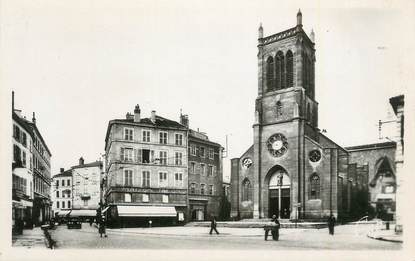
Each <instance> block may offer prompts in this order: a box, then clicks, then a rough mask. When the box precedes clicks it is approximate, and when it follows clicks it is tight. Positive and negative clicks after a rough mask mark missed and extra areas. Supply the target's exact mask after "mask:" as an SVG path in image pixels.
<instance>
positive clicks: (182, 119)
mask: <svg viewBox="0 0 415 261" xmlns="http://www.w3.org/2000/svg"><path fill="white" fill-rule="evenodd" d="M180 124H181V125H184V126H186V127H187V128H189V116H188V115H187V114H180Z"/></svg>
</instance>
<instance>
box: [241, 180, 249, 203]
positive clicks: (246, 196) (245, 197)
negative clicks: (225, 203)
mask: <svg viewBox="0 0 415 261" xmlns="http://www.w3.org/2000/svg"><path fill="white" fill-rule="evenodd" d="M249 200H251V182H250V181H249V179H244V181H243V182H242V201H249Z"/></svg>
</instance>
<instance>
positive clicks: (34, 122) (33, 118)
mask: <svg viewBox="0 0 415 261" xmlns="http://www.w3.org/2000/svg"><path fill="white" fill-rule="evenodd" d="M32 122H33V124H36V117H35V112H33V117H32Z"/></svg>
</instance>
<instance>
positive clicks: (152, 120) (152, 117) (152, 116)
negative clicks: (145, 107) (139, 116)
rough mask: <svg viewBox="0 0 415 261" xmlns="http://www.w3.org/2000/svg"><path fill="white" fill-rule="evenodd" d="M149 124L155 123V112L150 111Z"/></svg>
mask: <svg viewBox="0 0 415 261" xmlns="http://www.w3.org/2000/svg"><path fill="white" fill-rule="evenodd" d="M151 122H152V123H156V111H151Z"/></svg>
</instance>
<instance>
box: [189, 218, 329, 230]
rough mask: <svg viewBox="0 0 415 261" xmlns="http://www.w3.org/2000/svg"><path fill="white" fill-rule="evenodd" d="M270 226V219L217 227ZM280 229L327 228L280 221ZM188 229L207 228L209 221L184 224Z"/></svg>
mask: <svg viewBox="0 0 415 261" xmlns="http://www.w3.org/2000/svg"><path fill="white" fill-rule="evenodd" d="M269 224H270V219H261V220H254V221H251V220H242V221H218V222H217V226H218V227H233V228H263V227H264V226H265V225H269ZM280 224H281V228H303V229H304V228H310V229H313V228H314V229H315V228H324V227H327V223H325V222H298V223H295V222H290V221H287V220H280ZM186 226H188V227H209V226H210V221H195V222H189V223H187V224H186Z"/></svg>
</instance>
